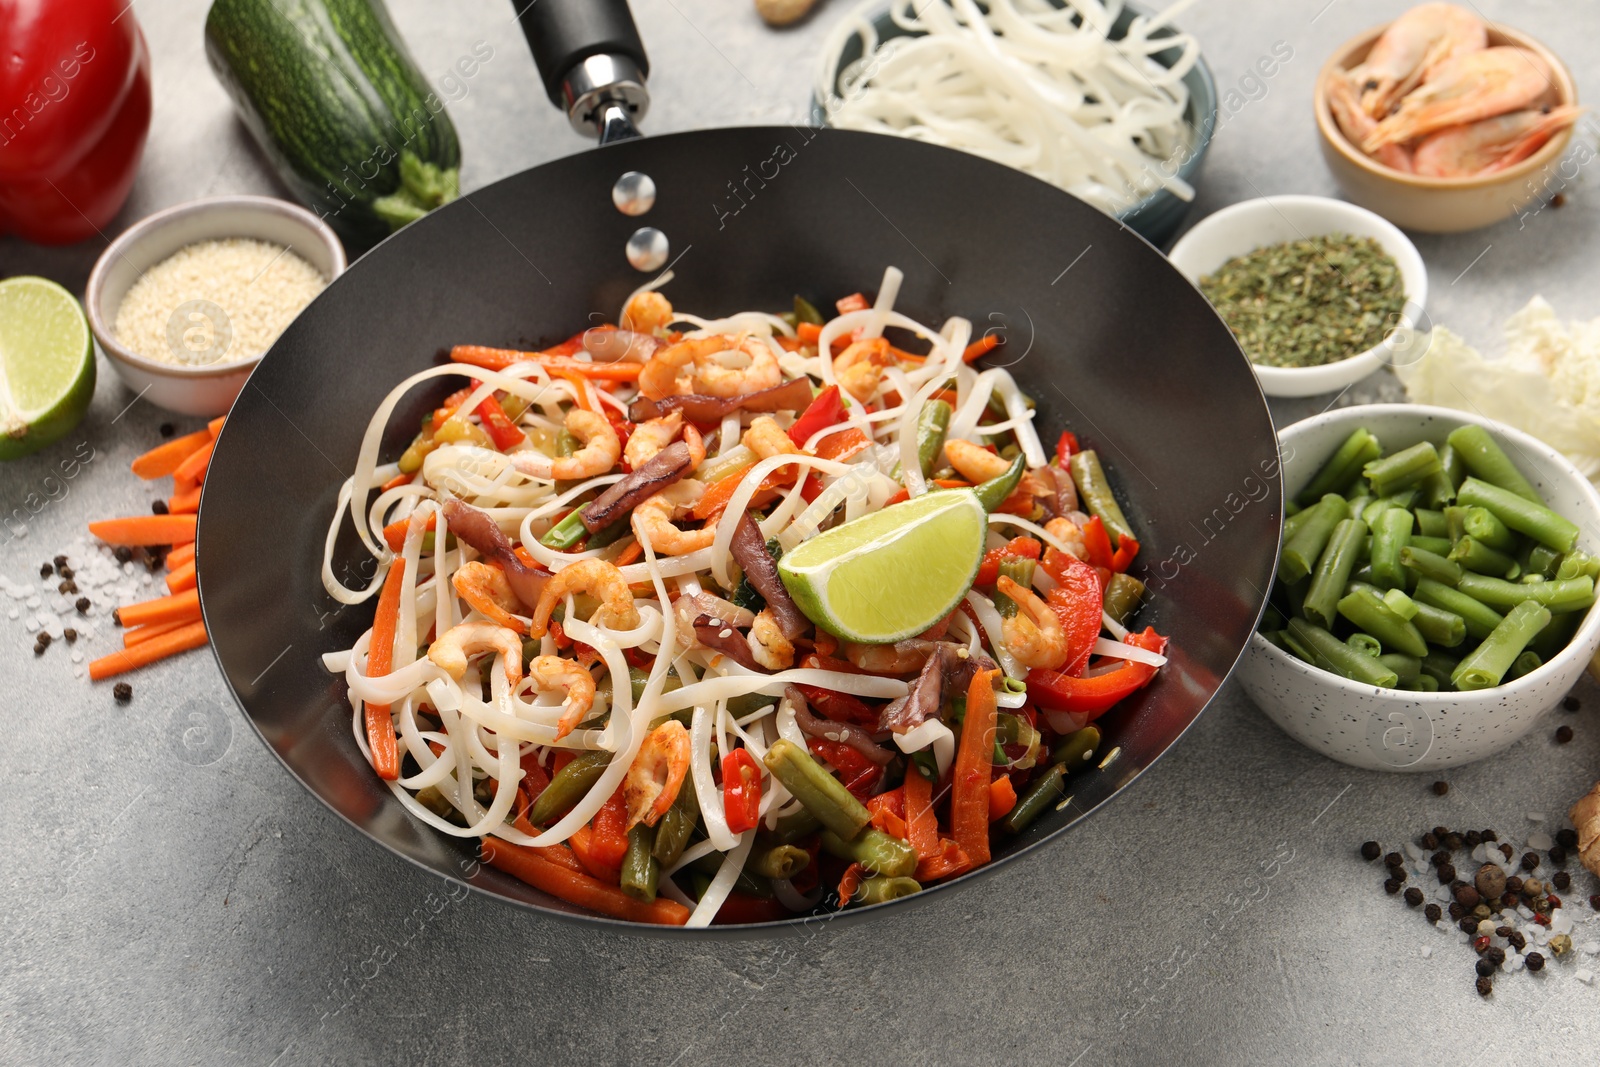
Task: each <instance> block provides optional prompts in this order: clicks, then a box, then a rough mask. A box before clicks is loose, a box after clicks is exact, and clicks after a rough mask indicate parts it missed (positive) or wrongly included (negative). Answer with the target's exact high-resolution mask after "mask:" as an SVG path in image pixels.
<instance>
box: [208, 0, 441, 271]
mask: <svg viewBox="0 0 1600 1067" xmlns="http://www.w3.org/2000/svg"><path fill="white" fill-rule="evenodd" d="M206 58H207V59H208V60H209V61H210V63H211V69H212V71H213V72H214V73H215V74H216V76H217V80H218V81H220V82H221V83H222V86H223V88H224V89H226V90H227V92H228V95H229V96H230V97H231V98H232V99H233V102H234V105H235V106H236V107H237V108H238V109H239V114H240V116H241V118H242V119H243V120H244V124H245V126H246V127H247V128H248V129H249V130H250V133H251V135H252V136H254V137H255V139H256V142H257V143H258V144H259V145H260V146H261V148H262V150H263V151H264V152H265V153H266V155H267V157H268V158H269V159H270V160H271V161H272V165H273V167H274V168H275V169H276V170H277V173H278V176H279V177H280V178H282V179H283V181H284V183H285V184H286V185H288V187H289V189H290V191H291V192H292V193H293V194H294V196H295V198H296V199H298V200H299V201H300V202H301V203H303V204H305V205H306V206H307V207H309V208H311V210H313V211H315V212H316V213H317V214H318V215H319V216H320V217H321V218H322V219H323V220H324V221H325V222H327V223H328V224H329V225H330V226H332V227H333V228H334V229H335V230H336V231H338V233H339V235H340V236H341V237H342V238H344V239H345V241H346V243H348V244H352V245H355V246H359V247H362V248H365V247H368V246H370V245H372V244H375V243H376V242H377V241H379V240H382V239H383V238H384V237H387V236H388V235H389V234H391V233H393V232H394V231H395V230H398V229H399V228H400V227H402V226H404V225H405V224H406V223H408V222H411V221H413V220H415V219H418V218H421V217H422V216H423V215H424V214H426V213H427V212H428V211H430V210H432V209H433V208H436V207H438V206H439V205H440V204H443V203H445V202H447V201H449V200H453V199H455V197H456V195H457V194H458V193H459V191H460V178H459V176H460V168H461V146H460V144H459V143H458V142H457V140H456V130H455V126H454V125H453V124H452V123H451V122H450V116H449V114H447V113H446V111H445V109H444V102H443V101H442V100H440V99H439V96H438V94H437V93H435V92H433V91H432V90H431V89H430V88H429V86H428V83H427V80H426V79H424V78H423V76H422V74H421V72H420V71H418V70H417V67H416V64H415V63H414V62H413V61H412V59H411V55H410V53H409V52H407V51H406V47H405V44H404V42H403V41H402V40H401V39H400V35H399V34H398V33H397V32H396V30H395V28H394V23H393V22H391V21H390V19H389V12H388V11H387V10H386V9H385V8H384V6H383V0H216V2H215V3H213V4H212V5H211V11H210V13H209V14H207V15H206Z"/></svg>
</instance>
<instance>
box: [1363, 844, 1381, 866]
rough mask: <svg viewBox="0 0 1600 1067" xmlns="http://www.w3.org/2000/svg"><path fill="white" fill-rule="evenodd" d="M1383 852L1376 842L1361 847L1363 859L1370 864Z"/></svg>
mask: <svg viewBox="0 0 1600 1067" xmlns="http://www.w3.org/2000/svg"><path fill="white" fill-rule="evenodd" d="M1381 852H1383V848H1382V846H1380V845H1379V844H1378V843H1377V842H1376V841H1368V842H1366V843H1364V844H1363V845H1362V846H1361V858H1362V859H1364V860H1366V861H1367V862H1368V863H1370V862H1372V861H1373V860H1375V859H1377V858H1378V855H1379V854H1380V853H1381Z"/></svg>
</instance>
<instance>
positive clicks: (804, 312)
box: [794, 293, 827, 326]
mask: <svg viewBox="0 0 1600 1067" xmlns="http://www.w3.org/2000/svg"><path fill="white" fill-rule="evenodd" d="M794 318H795V322H797V323H798V322H809V323H811V325H813V326H821V325H822V324H823V323H824V322H826V321H827V320H826V319H824V318H823V317H822V312H820V311H818V310H817V305H815V304H813V303H812V302H811V301H809V300H807V299H806V298H805V297H803V296H801V295H799V294H798V293H796V294H795V298H794Z"/></svg>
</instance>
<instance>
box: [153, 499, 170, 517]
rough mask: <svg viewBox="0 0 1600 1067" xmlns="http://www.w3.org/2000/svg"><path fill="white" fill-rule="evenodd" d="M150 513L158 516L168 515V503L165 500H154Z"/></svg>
mask: <svg viewBox="0 0 1600 1067" xmlns="http://www.w3.org/2000/svg"><path fill="white" fill-rule="evenodd" d="M150 511H151V512H152V513H153V514H156V515H165V514H166V513H167V502H166V501H165V500H152V501H151V502H150Z"/></svg>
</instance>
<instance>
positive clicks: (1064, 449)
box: [1056, 430, 1083, 467]
mask: <svg viewBox="0 0 1600 1067" xmlns="http://www.w3.org/2000/svg"><path fill="white" fill-rule="evenodd" d="M1081 451H1083V449H1081V448H1079V447H1078V435H1077V434H1075V433H1073V432H1072V431H1071V430H1062V431H1061V437H1060V438H1059V439H1058V440H1057V441H1056V465H1057V466H1060V467H1065V466H1066V465H1067V460H1069V459H1071V458H1072V454H1073V453H1074V452H1081Z"/></svg>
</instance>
